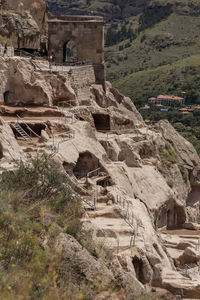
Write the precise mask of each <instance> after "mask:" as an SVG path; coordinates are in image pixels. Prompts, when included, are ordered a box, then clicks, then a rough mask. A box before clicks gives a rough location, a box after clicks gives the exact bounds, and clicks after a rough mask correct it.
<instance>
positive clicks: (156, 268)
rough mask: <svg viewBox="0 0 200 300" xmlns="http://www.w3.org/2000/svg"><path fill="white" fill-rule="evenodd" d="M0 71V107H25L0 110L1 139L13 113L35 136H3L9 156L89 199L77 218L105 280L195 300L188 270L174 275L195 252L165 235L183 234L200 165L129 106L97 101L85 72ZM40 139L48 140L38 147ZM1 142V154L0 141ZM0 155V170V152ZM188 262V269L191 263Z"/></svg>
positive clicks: (169, 133)
mask: <svg viewBox="0 0 200 300" xmlns="http://www.w3.org/2000/svg"><path fill="white" fill-rule="evenodd" d="M0 66H1V72H0V80H1V81H2V86H1V101H2V103H3V102H4V104H9V105H18V101H19V100H20V101H22V102H23V105H24V106H25V107H21V108H19V107H8V106H3V105H2V106H1V115H2V117H3V119H4V122H7V124H6V123H5V125H4V123H2V124H3V125H2V126H3V128H4V126H5V129H4V130H8V131H10V128H9V125H8V124H15V123H16V122H17V118H16V114H17V113H20V116H21V117H22V120H18V122H21V124H22V123H23V122H24V121H25V122H26V123H27V122H28V124H29V126H31V128H33V129H34V130H35V131H36V132H37V135H39V137H35V138H34V139H32V140H31V141H29V142H25V141H22V138H21V137H19V136H17V135H16V139H17V140H16V139H15V137H14V135H12V134H11V131H10V142H11V141H13V143H15V144H17V143H18V144H17V145H18V146H16V149H19V151H17V152H16V155H17V156H18V157H21V152H20V151H22V150H23V151H24V152H25V153H27V152H28V153H31V154H32V155H36V153H38V151H39V152H41V153H42V152H46V153H49V154H51V157H52V158H53V159H55V160H56V161H57V162H58V163H59V164H60V166H61V168H63V170H65V171H66V176H68V177H69V183H70V185H71V186H72V188H73V189H74V190H76V192H78V193H79V194H80V195H81V197H82V198H83V200H84V199H85V200H86V199H87V201H89V202H90V204H91V205H92V204H94V195H95V200H96V210H94V211H92V210H87V211H86V213H85V216H84V218H83V222H84V226H86V227H89V228H90V229H92V230H93V235H94V238H95V239H96V240H98V241H100V242H104V243H106V245H107V247H109V248H110V249H112V252H113V253H114V254H115V258H116V260H115V261H113V262H112V264H113V268H112V272H113V275H114V276H115V278H119V280H120V282H121V284H122V285H124V286H125V288H126V289H127V290H129V292H130V293H132V292H133V293H134V290H132V291H131V288H132V287H131V285H130V282H133V281H135V285H136V284H137V286H138V288H137V289H140V288H141V290H142V289H143V285H145V284H150V285H153V286H156V287H165V288H167V289H169V290H170V291H172V292H174V293H179V292H180V291H181V292H180V293H182V295H183V296H188V295H190V297H191V298H195V297H197V296H198V297H200V289H199V286H200V276H199V274H198V270H197V269H196V268H197V265H196V266H195V267H194V266H192V265H191V266H189V268H190V272H191V275H190V277H187V278H186V276H185V273H184V270H185V267H186V264H187V263H189V261H188V256H187V253H188V252H187V251H189V250H188V249H190V248H191V247H192V249H191V252H192V253H193V252H194V251H196V250H195V248H196V246H198V241H197V240H196V238H194V239H189V240H188V239H187V232H184V233H183V234H182V233H181V232H178V233H177V235H176V236H174V237H173V236H172V235H171V232H170V229H174V228H176V227H183V225H184V223H185V222H186V223H187V224H188V222H189V221H191V215H193V214H192V210H197V205H198V200H199V199H198V197H199V191H198V188H197V189H195V187H196V186H197V187H198V186H199V171H198V168H199V163H200V160H199V157H198V155H197V153H196V151H195V150H194V148H193V147H192V145H191V144H190V143H188V142H187V141H186V140H185V139H183V138H182V137H180V135H179V134H178V133H177V132H176V131H175V130H174V129H173V127H172V126H171V125H170V124H169V123H168V122H167V121H161V122H159V123H158V124H156V125H155V126H153V127H147V126H146V125H145V124H144V122H143V120H142V117H141V116H140V114H139V113H138V112H137V110H136V108H135V106H134V104H133V103H132V102H131V101H130V99H128V98H126V97H124V96H123V95H121V94H120V93H119V92H118V91H117V90H116V89H113V88H112V86H111V85H110V84H109V83H106V90H105V91H104V90H103V89H102V86H101V85H97V84H96V83H95V78H94V74H93V71H92V68H91V66H85V67H77V68H79V69H72V70H70V72H67V71H66V72H63V73H62V74H60V73H58V72H53V73H50V72H47V71H44V72H43V71H38V70H37V71H36V70H34V67H33V65H32V64H31V62H30V61H29V60H27V59H20V58H13V59H1V60H0ZM82 68H87V69H84V72H86V71H87V74H90V75H88V76H89V78H88V77H87V78H84V77H82V76H80V74H82V72H83V69H82ZM6 101H7V102H6ZM5 102H6V103H5ZM33 104H34V105H42V106H43V107H42V109H40V111H39V109H38V110H37V109H36V108H35V107H32V108H31V107H28V105H33ZM52 104H54V105H57V106H52ZM44 105H47V106H52V107H51V108H50V107H46V108H45V107H44ZM22 125H23V124H22ZM23 126H25V125H23ZM6 128H7V129H6ZM8 128H9V129H8ZM24 128H25V127H24ZM41 135H42V136H43V137H44V136H46V137H47V135H48V137H49V138H45V139H43V140H42V142H41V139H40V136H41ZM1 140H2V142H1V147H3V149H4V148H6V147H5V146H6V143H7V141H6V140H5V139H3V138H2V139H1ZM13 145H14V144H13ZM0 153H1V157H2V158H1V160H0V162H1V161H2V159H4V158H5V159H6V152H4V151H3V152H2V151H1V152H0ZM85 203H86V202H84V205H86V204H85ZM197 215H198V212H197V213H196V215H195V216H194V220H192V221H193V223H194V222H197ZM162 228H165V230H166V232H167V233H166V234H165V233H163V232H162ZM168 234H169V237H168ZM182 235H183V236H184V237H182ZM64 240H65V236H63V237H62V239H61V240H60V239H58V243H60V244H59V245H61V244H62V245H64V246H63V247H64V248H65V253H68V254H67V255H70V253H69V251H68V250H69V249H70V247H78V248H77V251H76V253H77V255H78V259H81V257H82V254H81V253H82V252H81V251H83V250H81V249H79V246H78V245H76V244H75V242H74V241H71V240H67V241H65V242H66V243H64V244H63V241H64ZM69 243H70V244H69ZM66 245H68V246H66ZM73 245H74V246H73ZM188 247H189V248H188ZM58 248H59V247H58ZM61 248H62V247H61ZM61 248H60V249H61ZM197 251H198V250H197ZM78 253H79V254H80V255H79V254H78ZM195 253H196V252H195ZM195 255H196V256H195V263H196V264H197V260H198V259H197V258H198V257H199V254H198V253H197V254H195ZM84 256H85V257H87V254H86V253H85V254H84ZM186 256H187V259H186ZM189 256H190V255H189ZM87 260H88V259H86V261H87ZM180 262H181V270H180V269H179V267H180V264H179V263H180ZM82 263H83V262H82ZM192 263H194V261H192ZM83 264H85V263H83ZM87 264H88V262H87ZM87 264H86V267H85V274H86V275H87V272H89V270H90V266H88V265H87ZM95 266H96V263H94V264H92V266H91V268H93V267H94V268H95ZM114 270H115V271H114ZM87 276H89V275H87ZM194 277H195V280H194ZM133 278H134V280H133ZM191 295H192V296H191Z"/></svg>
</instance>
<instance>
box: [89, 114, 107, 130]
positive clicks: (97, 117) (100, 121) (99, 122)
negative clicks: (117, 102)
mask: <svg viewBox="0 0 200 300" xmlns="http://www.w3.org/2000/svg"><path fill="white" fill-rule="evenodd" d="M92 117H93V120H94V125H95V128H96V130H97V131H98V130H99V131H109V130H110V116H109V115H106V114H93V115H92Z"/></svg>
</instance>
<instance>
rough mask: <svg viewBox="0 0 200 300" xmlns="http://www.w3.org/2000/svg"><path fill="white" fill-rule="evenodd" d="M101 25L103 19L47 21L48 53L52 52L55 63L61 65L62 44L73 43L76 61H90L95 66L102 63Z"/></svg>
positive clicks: (82, 18)
mask: <svg viewBox="0 0 200 300" xmlns="http://www.w3.org/2000/svg"><path fill="white" fill-rule="evenodd" d="M103 25H104V23H103V19H102V18H99V17H95V18H94V17H92V18H91V17H87V16H86V17H83V16H81V17H78V16H74V17H73V16H67V17H66V18H62V19H61V18H59V19H52V20H49V22H48V27H49V29H48V32H49V53H51V52H52V51H53V52H54V55H55V60H56V62H58V63H62V62H63V60H64V58H63V47H64V44H65V43H66V42H68V41H73V42H74V43H75V45H76V49H77V59H78V61H87V60H91V61H92V62H93V63H95V64H101V63H103V61H104V26H103Z"/></svg>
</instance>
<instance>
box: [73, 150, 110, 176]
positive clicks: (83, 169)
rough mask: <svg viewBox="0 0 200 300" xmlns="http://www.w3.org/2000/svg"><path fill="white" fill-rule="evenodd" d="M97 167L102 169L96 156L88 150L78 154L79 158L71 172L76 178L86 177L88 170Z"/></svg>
mask: <svg viewBox="0 0 200 300" xmlns="http://www.w3.org/2000/svg"><path fill="white" fill-rule="evenodd" d="M97 168H101V169H102V170H103V167H102V166H101V164H100V163H99V160H98V158H97V157H96V156H94V155H93V154H92V153H90V152H89V151H86V152H83V153H80V154H79V158H78V161H77V163H76V166H75V167H74V169H73V172H74V175H75V176H76V178H82V177H87V174H88V173H89V172H91V171H93V170H96V169H97ZM103 171H104V170H103ZM95 175H96V174H95Z"/></svg>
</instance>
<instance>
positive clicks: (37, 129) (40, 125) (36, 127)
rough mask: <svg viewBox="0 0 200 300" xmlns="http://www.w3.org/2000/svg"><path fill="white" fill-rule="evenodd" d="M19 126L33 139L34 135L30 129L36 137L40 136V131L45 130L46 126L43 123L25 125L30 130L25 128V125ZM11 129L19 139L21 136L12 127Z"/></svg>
mask: <svg viewBox="0 0 200 300" xmlns="http://www.w3.org/2000/svg"><path fill="white" fill-rule="evenodd" d="M19 125H20V126H21V127H22V128H23V129H24V131H25V132H26V133H27V134H28V135H29V136H31V137H35V135H34V133H33V132H32V131H31V130H30V129H32V130H33V131H34V132H35V133H36V134H37V135H39V136H41V131H42V130H45V128H46V125H45V124H43V123H35V124H29V123H27V125H28V127H30V129H29V128H28V127H27V126H26V124H25V123H20V124H19ZM11 128H12V131H13V133H14V135H15V137H16V138H17V137H21V135H20V134H19V133H18V131H17V130H16V129H15V128H14V127H11Z"/></svg>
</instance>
